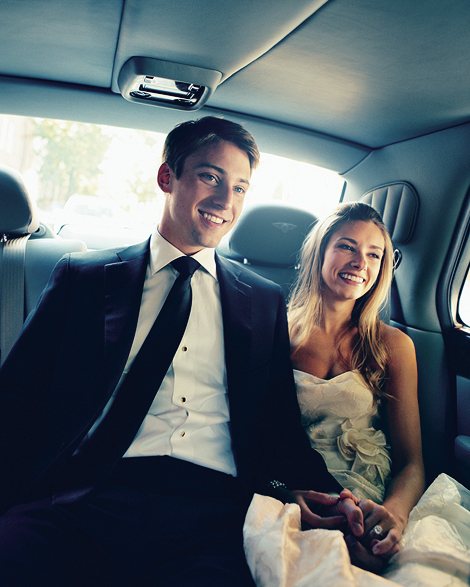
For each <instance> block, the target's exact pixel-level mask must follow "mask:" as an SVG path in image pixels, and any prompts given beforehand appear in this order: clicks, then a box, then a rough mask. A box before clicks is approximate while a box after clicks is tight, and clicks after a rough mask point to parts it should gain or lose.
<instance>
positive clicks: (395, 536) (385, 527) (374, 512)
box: [345, 499, 404, 572]
mask: <svg viewBox="0 0 470 587" xmlns="http://www.w3.org/2000/svg"><path fill="white" fill-rule="evenodd" d="M358 507H359V508H360V509H361V511H362V513H363V516H364V535H363V537H361V538H360V539H356V537H353V536H351V535H350V536H346V538H345V540H346V544H347V545H348V549H349V554H350V556H351V561H352V562H353V564H355V565H357V566H359V567H362V568H365V569H367V570H372V571H374V572H380V571H381V570H382V569H383V566H384V564H385V563H386V561H387V560H388V559H389V558H390V557H391V556H392V555H394V554H395V553H397V552H398V551H399V550H400V546H399V545H398V541H399V540H400V538H401V536H402V533H403V529H404V525H402V524H400V523H399V522H398V520H397V519H396V518H395V516H393V514H392V513H391V512H390V511H389V510H388V509H387V508H385V507H384V506H382V505H378V504H376V503H374V502H373V501H371V500H370V499H361V500H359V501H358Z"/></svg>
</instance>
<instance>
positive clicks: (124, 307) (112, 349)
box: [104, 240, 150, 394]
mask: <svg viewBox="0 0 470 587" xmlns="http://www.w3.org/2000/svg"><path fill="white" fill-rule="evenodd" d="M149 242H150V241H149V240H148V241H146V242H144V243H140V244H138V245H134V246H132V247H129V248H127V249H125V250H124V251H120V252H119V253H118V257H119V259H120V261H119V262H117V263H111V264H108V265H105V268H104V276H105V333H104V335H105V340H104V344H105V363H106V377H107V384H108V394H110V393H112V392H113V390H114V388H115V387H116V385H117V383H118V381H119V378H120V377H121V374H122V372H123V370H124V367H125V365H126V361H127V358H128V356H129V352H130V349H131V346H132V342H133V340H134V334H135V330H136V327H137V320H138V317H139V310H140V303H141V299H142V291H143V287H144V281H145V275H146V270H147V266H148V259H149Z"/></svg>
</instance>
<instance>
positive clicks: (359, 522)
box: [286, 490, 364, 536]
mask: <svg viewBox="0 0 470 587" xmlns="http://www.w3.org/2000/svg"><path fill="white" fill-rule="evenodd" d="M289 494H290V498H289V499H287V500H286V501H290V502H292V503H298V504H299V506H300V513H301V520H302V527H303V528H324V529H327V530H346V529H347V528H348V527H349V528H350V530H351V532H352V533H353V534H354V535H355V536H362V534H363V532H364V526H363V514H362V511H361V509H360V508H359V507H358V505H357V503H358V499H357V498H355V497H354V496H353V494H352V493H351V492H350V491H348V490H343V491H342V492H341V495H340V496H331V495H328V494H326V493H319V492H317V491H299V490H295V491H289Z"/></svg>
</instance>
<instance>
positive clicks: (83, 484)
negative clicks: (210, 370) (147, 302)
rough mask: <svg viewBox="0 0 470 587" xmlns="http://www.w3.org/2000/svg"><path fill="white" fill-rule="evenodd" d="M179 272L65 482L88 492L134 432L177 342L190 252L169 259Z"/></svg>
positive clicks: (187, 297)
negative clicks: (186, 255) (129, 366)
mask: <svg viewBox="0 0 470 587" xmlns="http://www.w3.org/2000/svg"><path fill="white" fill-rule="evenodd" d="M172 266H173V267H174V268H175V269H176V270H177V271H179V275H178V277H177V279H176V281H175V283H174V284H173V287H172V288H171V290H170V293H169V294H168V296H167V298H166V300H165V303H164V304H163V307H162V309H161V310H160V313H159V314H158V316H157V318H156V320H155V322H154V324H153V326H152V328H151V330H150V332H149V334H148V335H147V338H146V339H145V341H144V343H143V345H142V347H141V349H140V351H139V352H138V354H137V355H136V357H135V359H134V362H133V363H132V365H131V368H130V369H129V372H128V373H127V375H126V377H125V379H124V381H123V382H122V384H121V386H120V387H119V389H118V391H117V393H116V397H115V398H114V401H113V403H112V404H111V407H110V408H109V410H108V412H107V414H106V415H105V417H104V418H103V419H102V421H101V422H100V423H99V424H98V426H97V427H96V429H95V430H94V431H93V433H92V434H91V436H90V437H89V438H87V439H86V440H84V441H83V443H82V444H81V446H80V448H79V450H78V454H76V455H75V456H74V457H72V463H71V466H72V470H73V474H72V475H71V476H70V477H69V481H70V483H67V485H69V487H70V485H72V486H73V487H70V488H71V489H72V491H73V490H76V491H73V492H74V493H76V495H78V494H80V495H84V494H86V493H89V492H90V491H91V490H92V489H93V486H95V485H97V484H99V483H100V482H101V481H104V480H105V479H106V478H107V477H108V476H109V474H110V473H111V471H112V469H113V467H114V465H115V464H116V462H117V461H118V460H119V459H120V458H121V457H122V455H123V454H124V453H125V452H126V450H127V449H128V447H129V446H130V444H131V443H132V441H133V439H134V438H135V435H136V434H137V432H138V430H139V428H140V425H141V424H142V421H143V419H144V418H145V416H146V414H147V412H148V410H149V408H150V405H151V404H152V402H153V399H154V397H155V394H156V393H157V391H158V389H159V388H160V385H161V383H162V381H163V378H164V377H165V375H166V372H167V371H168V368H169V367H170V364H171V362H172V360H173V357H174V355H175V353H176V350H177V348H178V345H179V344H180V342H181V339H182V337H183V334H184V331H185V329H186V325H187V323H188V318H189V314H190V312H191V299H192V293H191V277H192V275H193V273H194V272H195V271H196V270H197V268H198V267H199V266H200V265H199V263H198V262H197V261H196V260H195V259H192V258H191V257H180V258H178V259H176V260H175V261H173V262H172Z"/></svg>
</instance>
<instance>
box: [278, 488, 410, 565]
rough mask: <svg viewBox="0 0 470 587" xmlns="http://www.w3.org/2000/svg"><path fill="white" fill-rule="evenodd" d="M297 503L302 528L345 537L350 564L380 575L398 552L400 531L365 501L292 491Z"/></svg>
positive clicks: (385, 514)
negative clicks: (323, 530)
mask: <svg viewBox="0 0 470 587" xmlns="http://www.w3.org/2000/svg"><path fill="white" fill-rule="evenodd" d="M290 494H291V499H290V500H289V501H293V502H295V503H298V504H299V506H300V511H301V519H302V526H303V527H304V528H324V529H329V530H332V529H339V530H342V531H343V532H344V534H345V541H346V544H347V546H348V549H349V554H350V556H351V561H352V563H353V564H355V565H356V566H359V567H362V568H364V569H367V570H369V571H373V572H375V573H379V572H380V571H381V570H382V569H383V567H384V565H385V563H386V561H387V560H388V559H389V558H390V557H391V556H392V555H393V554H395V553H396V552H398V551H399V549H400V548H399V546H398V541H399V540H400V538H401V535H402V532H403V528H402V527H401V526H400V525H399V524H398V523H397V521H396V520H395V517H394V516H393V515H392V514H391V513H390V512H389V511H388V510H387V509H386V508H385V507H384V506H381V505H378V504H376V503H374V502H373V501H371V500H368V499H361V500H359V499H358V498H357V497H355V496H354V495H353V494H352V493H351V492H350V491H349V490H348V489H344V490H343V491H342V492H341V494H340V495H339V496H338V497H332V496H329V495H327V494H325V493H318V492H316V491H291V492H290Z"/></svg>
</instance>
